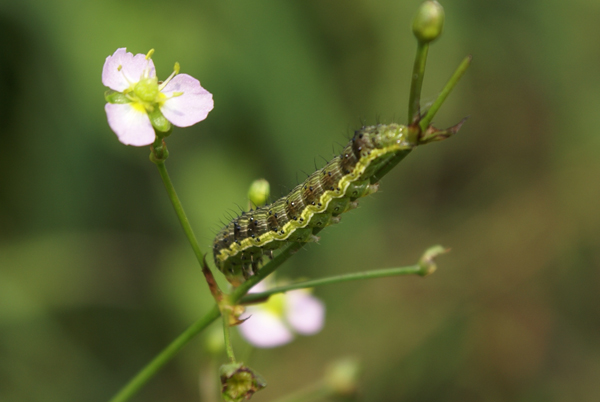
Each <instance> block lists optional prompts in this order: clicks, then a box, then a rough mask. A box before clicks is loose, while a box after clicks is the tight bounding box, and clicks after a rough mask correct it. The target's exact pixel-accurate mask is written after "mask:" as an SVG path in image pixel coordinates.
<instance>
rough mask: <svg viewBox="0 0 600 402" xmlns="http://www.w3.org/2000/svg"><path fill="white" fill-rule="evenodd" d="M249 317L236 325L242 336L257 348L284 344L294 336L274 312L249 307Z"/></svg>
mask: <svg viewBox="0 0 600 402" xmlns="http://www.w3.org/2000/svg"><path fill="white" fill-rule="evenodd" d="M248 313H250V314H252V315H251V317H250V318H248V319H247V320H246V321H244V322H243V323H242V324H240V325H239V326H238V328H239V330H240V332H241V333H242V336H243V337H244V338H246V340H247V341H248V342H250V343H251V344H252V345H254V346H256V347H259V348H274V347H276V346H281V345H285V344H286V343H289V342H291V340H292V339H293V338H294V336H293V335H292V333H291V331H290V330H289V329H288V328H287V327H286V326H285V325H284V324H283V322H281V320H280V319H279V318H277V317H276V316H275V315H274V314H272V313H270V312H268V311H264V310H261V309H260V308H256V309H250V308H248Z"/></svg>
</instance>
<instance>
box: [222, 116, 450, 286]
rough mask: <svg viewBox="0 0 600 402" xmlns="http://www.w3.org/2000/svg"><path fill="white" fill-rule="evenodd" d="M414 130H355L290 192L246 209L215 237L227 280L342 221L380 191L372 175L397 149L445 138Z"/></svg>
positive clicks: (248, 272) (395, 126) (392, 127)
mask: <svg viewBox="0 0 600 402" xmlns="http://www.w3.org/2000/svg"><path fill="white" fill-rule="evenodd" d="M458 127H459V126H458ZM456 129H458V128H456ZM410 133H411V131H410V129H409V128H408V127H406V126H402V125H399V124H389V125H383V124H379V125H376V126H369V127H363V128H361V129H360V130H357V131H356V132H355V133H354V136H353V137H352V139H351V140H350V141H349V142H348V144H347V145H346V146H345V147H344V149H343V151H342V153H341V154H340V155H338V156H336V157H334V158H333V159H332V160H331V161H329V163H327V164H326V165H325V167H323V168H322V169H319V170H317V171H316V172H314V173H313V174H311V175H310V176H309V177H308V178H307V179H306V180H305V181H304V182H303V183H302V184H299V185H298V186H296V187H295V188H294V189H293V190H292V191H291V192H290V193H289V194H288V195H286V196H285V197H282V198H280V199H278V200H277V201H275V202H273V203H272V204H269V205H265V206H262V207H259V208H257V209H255V210H251V211H249V212H243V213H242V214H241V216H239V217H237V218H235V219H233V220H232V221H231V222H230V223H229V224H228V225H226V226H225V227H224V228H223V229H222V230H221V231H220V232H219V233H218V234H217V236H216V237H215V240H214V242H213V255H214V259H215V264H216V265H217V267H218V268H219V269H220V270H221V272H223V273H224V274H225V276H226V277H227V280H228V281H229V282H231V283H232V284H234V285H239V284H240V283H242V282H243V281H244V280H245V279H247V278H248V277H249V276H251V275H253V274H255V273H256V272H257V270H258V269H259V265H260V264H261V262H262V259H263V257H264V256H265V255H266V256H268V257H270V258H272V256H273V250H276V249H278V248H280V247H282V246H284V245H285V244H286V243H288V242H308V241H311V240H314V239H316V236H314V234H313V230H317V229H319V230H320V229H321V228H323V227H325V226H328V225H331V224H334V223H337V222H339V220H340V217H339V215H340V214H342V213H344V212H346V211H348V210H350V209H352V208H355V207H356V206H357V203H356V199H358V198H360V197H364V196H366V195H369V194H372V193H374V192H375V191H377V189H378V187H379V183H377V182H375V183H371V181H372V180H373V178H374V177H375V175H376V173H377V172H378V171H379V170H380V169H382V168H383V167H384V166H385V165H386V164H387V163H388V162H390V161H391V160H393V159H394V158H395V157H396V156H397V155H398V154H400V153H408V152H410V150H411V149H412V148H414V147H415V146H417V145H419V144H422V143H426V142H430V141H435V140H438V139H442V138H441V137H440V138H437V137H436V138H428V139H427V141H423V140H420V139H419V137H420V136H419V135H417V136H416V137H417V138H409V137H411V136H410V135H409V134H410ZM440 133H441V132H440ZM412 137H414V136H412ZM444 138H445V137H444Z"/></svg>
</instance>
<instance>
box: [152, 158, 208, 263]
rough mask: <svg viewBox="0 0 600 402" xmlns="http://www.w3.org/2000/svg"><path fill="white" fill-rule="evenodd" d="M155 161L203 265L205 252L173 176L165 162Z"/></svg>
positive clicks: (197, 257) (182, 225)
mask: <svg viewBox="0 0 600 402" xmlns="http://www.w3.org/2000/svg"><path fill="white" fill-rule="evenodd" d="M154 163H155V164H156V167H157V168H158V172H159V173H160V177H161V179H162V181H163V184H164V185H165V189H166V190H167V194H168V195H169V199H170V200H171V203H172V204H173V208H175V213H176V214H177V218H178V219H179V222H180V223H181V227H182V228H183V231H184V232H185V235H186V237H187V238H188V241H189V242H190V245H191V246H192V249H193V250H194V254H196V259H197V260H198V262H199V263H200V266H202V260H203V259H204V254H203V253H202V251H201V250H200V247H199V246H198V241H197V240H196V236H195V235H194V231H193V230H192V227H191V226H190V221H189V220H188V218H187V216H186V215H185V212H184V210H183V206H182V205H181V201H179V197H178V196H177V193H176V192H175V187H173V183H172V182H171V178H170V177H169V173H168V172H167V168H166V166H165V162H164V161H162V160H158V161H155V162H154Z"/></svg>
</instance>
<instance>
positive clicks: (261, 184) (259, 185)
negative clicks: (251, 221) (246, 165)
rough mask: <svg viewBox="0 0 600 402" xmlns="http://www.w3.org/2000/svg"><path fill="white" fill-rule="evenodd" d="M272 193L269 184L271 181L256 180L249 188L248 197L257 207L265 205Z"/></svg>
mask: <svg viewBox="0 0 600 402" xmlns="http://www.w3.org/2000/svg"><path fill="white" fill-rule="evenodd" d="M270 195H271V187H270V186H269V182H268V181H266V180H265V179H258V180H254V181H253V182H252V184H251V185H250V189H249V190H248V199H249V200H250V202H251V203H252V204H253V205H255V206H257V207H260V206H261V205H265V204H266V203H267V201H268V200H269V196H270Z"/></svg>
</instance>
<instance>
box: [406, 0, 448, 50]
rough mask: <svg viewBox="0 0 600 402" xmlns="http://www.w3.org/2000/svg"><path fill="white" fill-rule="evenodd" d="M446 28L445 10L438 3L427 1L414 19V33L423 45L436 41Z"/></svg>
mask: <svg viewBox="0 0 600 402" xmlns="http://www.w3.org/2000/svg"><path fill="white" fill-rule="evenodd" d="M443 28H444V8H443V7H442V6H441V5H440V3H438V2H437V1H430V0H428V1H425V2H424V3H423V4H421V6H420V7H419V10H418V11H417V14H416V15H415V18H414V19H413V26H412V29H413V33H414V34H415V36H416V37H417V39H418V40H419V42H421V43H429V42H432V41H434V40H436V39H437V38H438V37H439V36H440V35H441V34H442V29H443Z"/></svg>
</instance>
